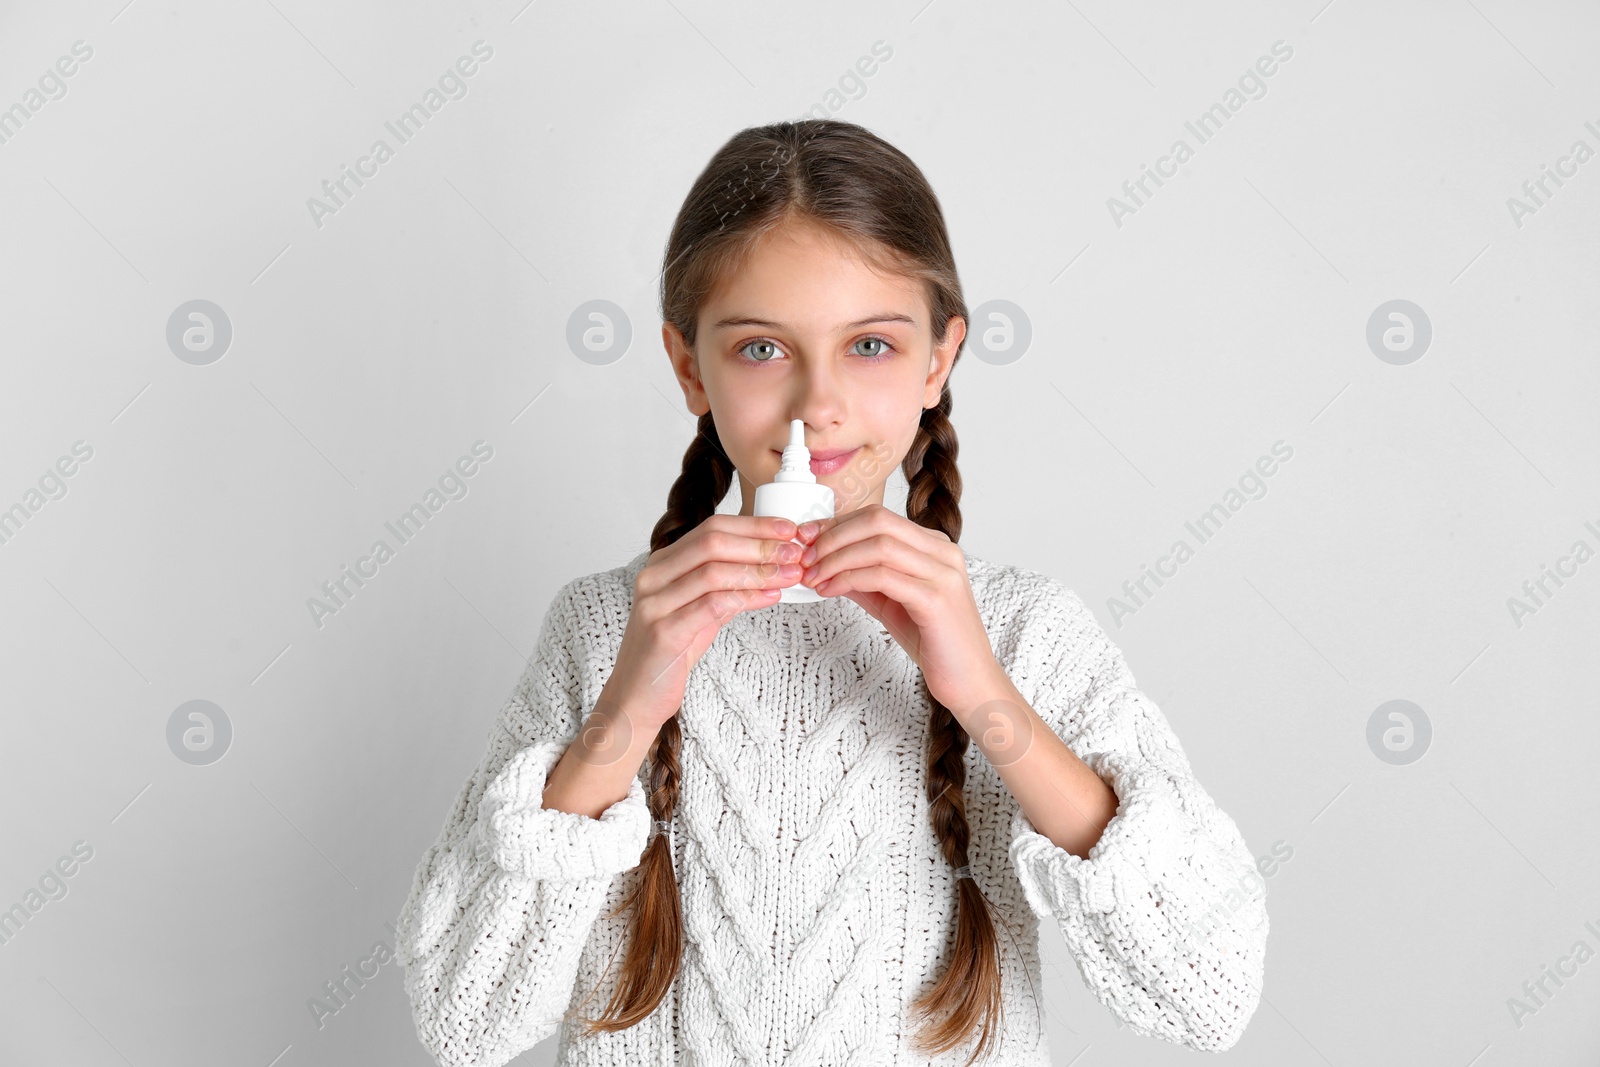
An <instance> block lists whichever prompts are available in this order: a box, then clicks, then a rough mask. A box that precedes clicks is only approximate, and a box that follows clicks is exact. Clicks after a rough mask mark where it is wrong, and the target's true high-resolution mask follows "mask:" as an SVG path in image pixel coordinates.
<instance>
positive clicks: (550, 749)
mask: <svg viewBox="0 0 1600 1067" xmlns="http://www.w3.org/2000/svg"><path fill="white" fill-rule="evenodd" d="M567 748H568V743H567V742H564V741H540V742H535V743H534V744H531V745H528V746H526V747H524V748H521V749H519V750H518V751H517V752H516V753H515V754H513V755H512V757H511V759H510V760H508V761H507V762H506V764H505V766H504V767H502V768H501V769H500V773H499V774H497V775H496V776H495V777H494V779H493V780H492V781H491V782H490V783H489V785H488V787H487V788H486V789H485V790H484V793H483V798H482V800H481V801H480V803H479V805H478V819H477V823H476V824H475V827H474V832H475V834H476V835H477V838H478V840H477V842H476V848H477V850H478V852H479V854H480V855H486V856H487V858H489V859H491V860H493V861H494V863H495V864H496V865H498V866H499V867H500V868H502V869H503V870H505V871H506V872H507V873H509V874H515V875H521V876H523V877H525V878H537V879H548V880H552V881H562V882H574V881H580V880H583V879H589V878H609V877H611V876H612V875H615V874H617V873H619V872H621V871H625V870H628V869H629V868H631V867H636V866H638V864H639V860H640V858H641V857H642V856H643V855H644V848H645V844H646V838H647V837H648V835H649V831H650V809H649V807H648V806H647V805H646V804H645V799H644V783H643V782H642V781H640V779H639V778H638V776H637V775H636V776H634V779H633V781H632V783H631V784H630V785H629V787H628V795H627V796H625V797H623V798H622V799H621V800H619V801H617V802H616V803H615V804H612V805H611V806H610V807H608V808H606V809H605V811H603V812H601V813H600V817H599V818H598V819H595V818H590V817H589V816H587V815H579V814H578V813H576V812H570V811H559V810H557V809H555V808H544V807H541V806H540V805H541V804H542V803H543V801H544V786H545V777H546V775H548V774H549V773H550V771H552V770H553V769H554V768H555V765H556V764H557V763H559V762H560V761H561V757H562V755H563V754H565V752H566V750H567Z"/></svg>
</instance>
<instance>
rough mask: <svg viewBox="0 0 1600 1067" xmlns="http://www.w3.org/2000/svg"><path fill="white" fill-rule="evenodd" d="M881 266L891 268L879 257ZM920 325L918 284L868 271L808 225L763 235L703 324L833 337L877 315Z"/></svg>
mask: <svg viewBox="0 0 1600 1067" xmlns="http://www.w3.org/2000/svg"><path fill="white" fill-rule="evenodd" d="M879 256H880V257H881V259H884V260H890V261H892V260H893V258H894V257H893V256H892V253H890V252H889V251H888V250H886V249H885V250H882V251H881V252H880V253H879ZM890 311H892V312H897V313H900V314H904V315H906V316H908V317H910V318H912V319H915V320H916V322H917V325H918V328H922V327H924V326H925V325H926V321H927V309H926V307H925V304H924V295H923V291H922V285H921V284H920V282H919V281H918V280H917V279H915V278H911V277H909V276H907V275H905V274H901V273H896V272H894V271H892V270H886V269H883V268H880V267H878V266H875V265H874V264H872V263H871V262H869V261H868V258H867V256H866V255H865V254H864V253H863V251H862V250H861V249H860V248H859V247H858V246H857V245H856V244H855V243H854V242H852V241H851V240H850V239H848V238H846V237H844V236H843V235H842V234H839V233H837V232H836V231H833V230H829V229H825V228H823V227H820V226H817V225H815V224H806V223H796V224H789V225H786V226H783V227H780V228H778V229H775V230H772V231H770V232H768V233H766V234H763V235H762V236H761V238H760V239H759V240H758V241H757V242H756V243H755V244H754V245H753V246H752V248H751V250H750V252H749V254H748V256H747V258H746V260H745V262H744V263H743V264H741V265H740V266H739V267H738V268H737V269H736V270H733V271H731V272H729V276H728V277H726V278H724V279H723V280H722V282H721V284H720V285H718V287H717V289H716V291H715V292H714V293H713V294H712V295H711V297H710V299H708V300H707V301H706V305H705V307H704V309H703V310H702V315H703V316H704V317H703V318H702V322H703V323H706V324H711V323H715V322H717V321H719V320H722V319H725V318H732V317H750V318H759V319H765V320H768V321H771V322H781V323H784V324H786V325H788V326H791V327H793V328H795V329H799V330H816V331H832V330H834V329H837V328H838V327H840V326H841V325H843V324H845V323H848V322H853V321H856V320H858V319H862V318H866V317H867V316H869V315H876V314H881V313H883V312H890Z"/></svg>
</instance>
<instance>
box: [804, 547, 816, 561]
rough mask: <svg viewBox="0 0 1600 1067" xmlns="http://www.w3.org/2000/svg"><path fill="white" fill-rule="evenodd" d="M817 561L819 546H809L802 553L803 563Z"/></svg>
mask: <svg viewBox="0 0 1600 1067" xmlns="http://www.w3.org/2000/svg"><path fill="white" fill-rule="evenodd" d="M816 561H817V546H816V545H807V546H806V550H805V551H804V552H802V553H800V562H801V563H815V562H816Z"/></svg>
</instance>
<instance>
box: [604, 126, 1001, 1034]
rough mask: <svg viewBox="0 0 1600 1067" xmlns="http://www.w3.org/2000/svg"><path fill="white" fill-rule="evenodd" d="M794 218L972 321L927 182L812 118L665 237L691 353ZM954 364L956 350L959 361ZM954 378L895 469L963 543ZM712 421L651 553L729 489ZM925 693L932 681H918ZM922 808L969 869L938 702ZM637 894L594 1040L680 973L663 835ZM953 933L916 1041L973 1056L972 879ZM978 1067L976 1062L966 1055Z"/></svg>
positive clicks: (761, 130) (959, 781)
mask: <svg viewBox="0 0 1600 1067" xmlns="http://www.w3.org/2000/svg"><path fill="white" fill-rule="evenodd" d="M790 221H805V222H812V223H817V224H821V225H822V226H824V227H826V228H828V229H830V230H832V231H833V232H835V233H836V234H838V235H839V236H841V237H843V238H845V239H846V240H847V241H848V242H849V244H850V245H851V246H852V247H853V248H855V249H856V250H857V251H858V252H859V253H860V254H861V255H862V256H863V257H864V258H865V259H866V261H867V262H869V263H871V264H872V265H874V266H875V267H877V268H879V269H881V270H885V271H889V272H893V273H896V274H900V275H903V276H909V277H911V278H914V279H918V280H920V281H921V282H922V283H923V285H924V288H925V291H926V293H927V295H928V303H929V306H930V309H931V311H932V326H933V333H934V340H935V342H939V341H942V340H943V339H944V335H945V327H946V323H947V321H948V319H949V318H950V317H951V316H952V315H959V316H961V317H962V318H963V319H965V318H966V317H967V308H966V304H965V302H964V300H963V297H962V293H961V283H960V280H959V279H958V277H957V275H956V268H955V260H954V257H953V255H952V254H951V250H950V240H949V236H948V234H947V233H946V231H945V224H944V215H943V213H942V212H941V210H940V208H939V201H938V199H937V198H936V197H935V196H934V194H933V190H932V189H931V188H930V187H929V185H928V182H927V179H926V178H924V177H923V174H922V172H921V171H920V170H919V169H918V168H917V166H916V164H915V163H913V162H912V161H911V160H910V159H909V158H908V157H907V156H906V155H905V154H904V153H902V152H901V151H900V150H899V149H897V148H895V147H894V146H892V145H890V144H888V143H887V142H886V141H884V140H882V139H881V138H879V137H878V136H876V135H875V134H873V133H871V132H869V131H868V130H866V129H864V128H862V127H860V126H857V125H855V124H853V123H849V122H841V121H838V120H835V119H804V120H800V121H794V122H779V123H774V124H772V125H768V126H758V127H752V128H750V129H746V130H742V131H740V132H739V133H737V134H735V135H734V136H733V137H732V138H730V139H729V140H728V142H727V143H726V144H724V145H723V146H722V148H721V149H719V150H718V151H717V153H716V154H715V155H714V156H712V158H711V161H710V162H709V163H708V164H706V167H705V169H704V170H703V171H701V173H700V176H699V178H697V179H696V180H695V183H694V186H693V187H692V188H691V189H690V190H689V195H688V196H687V198H686V199H685V200H684V203H683V207H682V208H681V210H680V211H679V213H678V218H677V221H676V222H675V223H674V224H673V227H672V234H671V237H670V238H669V239H668V242H667V248H666V254H665V257H664V261H665V267H664V269H663V271H662V276H661V313H662V318H663V319H664V320H665V321H667V322H670V323H672V324H673V325H675V326H676V327H677V328H678V329H679V330H680V331H681V332H682V334H683V337H684V340H685V342H686V343H687V344H688V345H690V346H691V347H692V346H693V345H694V343H695V333H696V320H697V318H698V316H699V312H700V309H701V307H702V306H703V305H704V303H705V301H706V300H707V299H708V298H709V297H710V295H711V294H712V293H713V292H714V291H715V289H716V286H717V284H718V282H719V280H720V279H722V278H725V277H727V276H728V272H730V271H735V270H737V269H738V268H739V267H740V265H741V264H742V263H743V262H744V260H745V258H746V257H747V256H748V255H749V253H750V251H751V249H752V247H753V246H754V245H755V243H756V242H757V241H758V240H759V239H760V238H761V237H762V236H763V235H765V234H766V233H768V232H770V231H772V230H774V229H776V228H778V227H780V226H782V225H784V224H785V223H787V222H790ZM958 356H959V352H958ZM950 407H951V403H950V384H949V378H948V376H947V377H946V379H945V385H944V389H943V392H942V393H941V395H940V397H939V403H938V404H937V405H935V406H934V407H931V408H924V409H923V412H922V417H921V422H920V425H919V426H918V429H917V434H916V438H915V439H914V441H913V442H912V445H911V448H910V451H909V452H907V454H906V457H905V461H904V462H903V464H902V465H901V470H902V472H903V473H904V474H905V477H906V481H907V483H908V486H909V492H908V494H907V497H906V517H907V518H909V519H910V520H911V521H912V522H915V523H917V524H918V525H920V526H925V527H928V528H929V529H933V530H940V531H943V533H944V534H945V535H946V536H947V537H949V538H950V540H951V541H959V540H960V538H961V509H960V507H959V501H960V499H961V475H960V473H959V472H958V471H957V469H956V451H957V443H956V432H955V427H954V426H953V425H951V422H950ZM734 473H735V471H734V467H733V463H732V461H731V460H729V459H728V457H727V455H726V454H725V453H724V452H723V449H722V445H721V442H720V440H719V439H718V437H717V428H716V425H715V423H714V422H713V421H712V417H711V413H710V412H707V413H706V414H704V415H702V416H700V425H699V432H698V433H696V435H695V438H694V440H693V441H692V442H691V443H690V445H689V448H688V451H686V452H685V453H684V457H683V468H682V472H681V473H680V474H679V475H678V479H677V481H675V482H674V483H673V485H672V489H671V491H670V492H669V493H668V494H667V510H666V513H665V514H664V515H662V516H661V519H660V521H658V522H657V523H656V525H655V528H654V530H652V531H651V535H650V550H651V551H652V552H654V551H655V550H657V549H660V548H663V547H665V546H667V545H670V544H672V543H673V542H675V541H677V540H678V538H680V537H682V536H683V535H685V534H686V533H688V532H689V531H690V530H692V529H694V528H695V527H696V526H698V525H699V524H700V523H702V522H704V521H705V520H706V519H707V518H709V517H710V516H711V515H712V514H713V513H714V512H715V510H716V508H717V505H718V504H719V503H721V501H722V499H723V497H724V496H725V495H726V493H727V492H728V489H729V487H730V486H731V485H732V483H733V477H734ZM923 686H924V691H925V692H926V681H924V683H923ZM929 700H930V702H931V703H932V706H933V715H932V720H931V723H930V727H929V735H928V753H927V765H928V802H929V814H930V816H931V818H932V821H933V832H934V834H935V835H936V836H937V837H938V840H939V844H940V847H941V849H942V850H943V852H944V857H945V859H946V861H948V862H949V864H950V865H951V867H952V868H955V867H959V866H961V865H963V864H965V863H967V861H968V855H967V848H968V844H969V840H970V836H971V834H970V830H969V827H968V825H967V814H966V802H965V797H964V795H963V790H964V787H965V784H966V764H965V762H964V757H965V755H966V752H967V744H968V740H969V739H968V736H967V733H966V731H965V730H963V729H962V728H961V725H960V724H959V723H958V722H957V721H956V719H955V717H954V716H953V715H952V714H951V712H950V709H948V708H946V707H944V706H943V705H941V704H940V703H939V702H938V701H936V700H932V698H931V696H930V697H929ZM681 741H682V734H681V733H680V732H679V729H678V721H677V719H676V717H674V718H672V719H669V720H667V722H666V724H665V725H664V726H663V727H662V728H661V731H660V733H659V734H657V736H656V739H655V742H654V744H653V745H652V746H651V749H650V753H649V756H648V764H649V769H650V777H649V787H648V790H647V795H648V800H649V806H650V813H651V815H652V816H653V817H654V818H655V819H671V818H672V813H673V810H674V808H675V807H676V806H677V802H678V787H679V779H680V767H679V763H678V756H679V750H680V746H681ZM639 867H640V871H639V878H638V881H637V884H636V885H635V887H634V890H633V892H632V893H631V894H629V896H628V898H627V899H626V900H624V901H623V902H622V905H621V907H619V908H618V910H617V911H616V912H613V913H612V914H613V915H616V914H620V913H621V911H622V910H624V909H626V908H628V907H630V906H632V905H637V907H635V908H634V910H633V914H632V916H631V919H630V924H629V944H628V951H627V956H626V958H625V959H624V961H623V967H622V972H621V977H620V979H619V981H618V985H617V989H616V991H615V993H614V994H613V996H612V998H611V1001H610V1003H609V1004H608V1006H607V1008H606V1015H605V1016H604V1017H603V1018H601V1019H599V1020H589V1019H585V1020H582V1023H583V1026H584V1029H585V1032H586V1033H594V1032H596V1031H600V1030H622V1029H626V1028H627V1027H630V1026H633V1025H634V1024H635V1023H638V1022H639V1021H641V1020H642V1019H644V1018H645V1017H646V1016H648V1015H649V1014H650V1013H651V1012H653V1011H654V1010H655V1008H656V1006H657V1005H658V1004H659V1003H660V1002H661V999H662V998H663V997H664V996H665V995H666V993H667V989H668V987H669V986H670V985H671V984H672V981H673V979H674V978H675V977H676V976H677V973H678V967H679V963H680V956H681V953H682V944H683V919H682V914H681V912H680V909H679V899H678V883H677V876H676V874H675V873H674V871H673V868H672V856H671V852H670V844H669V842H668V840H667V838H666V837H665V836H664V835H662V834H655V835H654V836H653V837H652V839H651V841H650V844H649V845H648V846H647V847H646V849H645V852H644V856H643V858H642V859H641V860H640V863H639ZM955 884H956V897H957V900H956V905H957V926H956V938H955V947H954V952H953V954H952V957H951V960H950V964H949V966H948V968H947V969H946V970H945V972H944V974H943V975H942V976H941V977H940V979H939V980H938V982H937V983H936V984H935V985H933V986H932V988H930V989H929V990H928V991H927V992H925V993H924V994H922V996H920V997H919V998H918V999H917V1000H916V1002H915V1003H914V1005H913V1007H914V1008H915V1009H917V1010H918V1011H919V1012H920V1013H921V1014H923V1015H924V1016H927V1017H929V1018H935V1019H938V1021H937V1022H936V1023H934V1024H933V1025H932V1026H930V1027H929V1028H928V1029H927V1030H926V1031H924V1032H922V1033H919V1034H918V1035H917V1041H918V1043H919V1044H921V1045H923V1046H924V1047H925V1048H926V1049H927V1050H930V1051H932V1052H935V1053H942V1052H945V1051H948V1050H949V1049H952V1048H954V1047H956V1046H957V1045H959V1044H961V1043H962V1042H963V1041H965V1040H966V1039H967V1038H968V1037H969V1035H970V1034H971V1033H972V1031H973V1030H974V1029H975V1028H977V1027H978V1026H980V1025H981V1026H982V1039H981V1041H980V1042H979V1044H978V1047H977V1049H976V1051H975V1052H974V1054H973V1058H974V1059H975V1058H976V1057H977V1056H978V1055H980V1054H983V1053H985V1052H986V1051H988V1049H989V1048H990V1046H991V1041H992V1040H994V1039H996V1038H997V1036H998V1032H999V1025H998V1023H997V1016H999V1015H1000V1014H1001V1013H1002V1012H1003V1001H1002V998H1001V969H1000V960H999V939H998V938H997V937H996V933H995V924H994V921H993V917H992V916H991V915H990V912H989V903H988V901H987V900H986V899H985V898H984V895H983V892H982V891H981V890H980V889H979V888H978V883H977V882H976V881H975V880H974V879H971V878H958V879H957V880H956V883H955ZM967 1062H968V1063H969V1064H970V1063H971V1062H972V1059H969V1060H968V1061H967Z"/></svg>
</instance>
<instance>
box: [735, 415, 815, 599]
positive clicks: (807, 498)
mask: <svg viewBox="0 0 1600 1067" xmlns="http://www.w3.org/2000/svg"><path fill="white" fill-rule="evenodd" d="M754 514H756V515H776V516H778V517H780V518H784V519H789V520H791V521H793V522H794V524H795V525H796V526H798V525H800V524H801V523H803V522H810V521H811V520H812V519H831V518H833V490H832V489H830V488H829V487H828V486H826V485H823V484H822V483H821V482H819V481H817V476H816V475H815V474H812V473H811V449H809V448H807V447H806V424H805V420H804V419H791V420H790V422H789V444H788V446H787V447H785V448H784V450H783V465H782V466H781V467H780V468H779V469H778V473H777V475H775V476H774V477H773V480H772V481H770V482H768V483H767V484H766V485H758V486H756V500H755V508H754ZM794 542H795V544H801V543H802V542H801V541H800V539H799V538H798V537H797V538H794ZM827 599H829V598H828V597H825V596H823V595H822V594H821V593H819V592H817V591H816V590H815V589H812V588H810V587H809V586H804V585H799V584H795V585H787V586H784V587H783V589H782V590H781V591H780V592H779V594H778V600H779V602H780V603H785V604H813V603H816V602H817V601H821V600H827Z"/></svg>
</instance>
